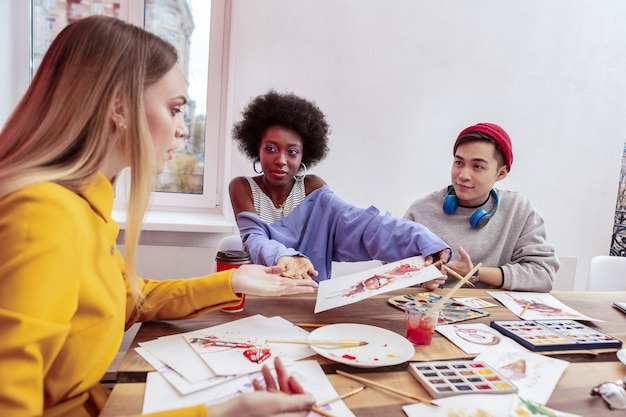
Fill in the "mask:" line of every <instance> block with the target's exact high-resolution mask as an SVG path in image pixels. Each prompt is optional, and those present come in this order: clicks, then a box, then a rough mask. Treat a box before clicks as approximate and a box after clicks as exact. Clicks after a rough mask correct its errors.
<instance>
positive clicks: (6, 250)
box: [0, 174, 240, 417]
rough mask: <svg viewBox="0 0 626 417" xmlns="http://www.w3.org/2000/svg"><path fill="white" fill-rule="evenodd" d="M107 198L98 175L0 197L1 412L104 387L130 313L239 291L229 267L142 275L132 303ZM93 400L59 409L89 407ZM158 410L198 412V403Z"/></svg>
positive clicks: (58, 404)
mask: <svg viewBox="0 0 626 417" xmlns="http://www.w3.org/2000/svg"><path fill="white" fill-rule="evenodd" d="M112 207H113V187H112V185H111V183H110V182H109V181H108V180H107V178H105V177H104V175H102V174H98V175H97V176H96V178H95V179H94V181H93V183H91V184H90V185H89V187H88V188H87V189H86V190H85V191H84V192H82V193H80V194H76V193H74V192H72V191H70V190H68V189H67V188H65V187H62V186H60V185H58V184H54V183H40V184H36V185H32V186H29V187H25V188H24V189H21V190H19V191H17V192H15V193H12V194H10V195H8V196H6V197H4V198H2V199H0V242H1V243H0V415H1V416H3V417H26V416H28V417H31V416H41V415H44V412H45V413H46V416H47V415H54V414H55V413H54V412H53V410H54V409H55V408H56V410H61V409H63V407H66V406H68V404H69V405H71V404H72V403H74V402H78V403H82V402H83V401H82V400H81V399H80V398H81V396H82V397H88V396H89V395H87V394H86V393H90V392H92V393H93V392H102V390H99V389H98V385H99V381H100V379H101V378H102V376H103V375H104V373H105V371H106V369H107V368H108V366H109V364H110V363H111V361H112V360H113V358H114V356H115V354H116V353H117V351H118V349H119V346H120V343H121V340H122V336H123V333H124V329H125V328H128V327H130V326H131V325H132V324H133V323H134V322H137V321H148V320H151V319H155V320H172V319H184V318H190V317H195V316H198V315H201V314H204V313H206V312H208V311H210V310H214V309H217V308H220V307H224V306H228V305H233V304H236V302H237V301H238V300H239V299H240V298H239V296H237V295H236V294H235V293H234V292H233V290H232V288H231V286H230V276H231V274H232V271H226V272H220V273H216V274H212V275H209V276H205V277H199V278H190V279H186V280H169V281H158V280H147V279H142V280H141V282H140V285H141V287H142V290H143V292H144V294H145V295H146V301H147V303H146V306H145V307H146V308H145V309H144V310H143V311H140V312H134V310H135V309H134V307H135V305H134V303H133V298H132V296H131V295H130V291H129V289H128V286H127V285H126V280H125V279H124V277H125V273H124V261H123V258H122V256H121V254H120V252H119V251H118V250H117V247H116V238H117V235H118V232H119V226H118V225H117V223H116V222H115V221H114V220H112V219H111V211H112ZM131 315H132V317H131ZM96 400H97V399H96V398H92V399H91V400H87V402H86V404H85V405H82V406H80V405H79V406H78V407H74V406H69V408H72V410H63V411H62V414H61V415H63V416H67V417H69V416H72V417H74V416H81V417H82V416H94V415H97V413H98V411H99V410H98V408H99V407H100V406H101V404H98V401H96ZM158 415H159V416H173V415H176V416H194V417H199V416H205V415H206V410H205V407H203V406H199V407H190V408H187V409H184V410H176V411H175V412H165V413H159V414H158Z"/></svg>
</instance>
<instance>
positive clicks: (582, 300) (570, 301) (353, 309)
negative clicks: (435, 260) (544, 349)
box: [117, 288, 626, 382]
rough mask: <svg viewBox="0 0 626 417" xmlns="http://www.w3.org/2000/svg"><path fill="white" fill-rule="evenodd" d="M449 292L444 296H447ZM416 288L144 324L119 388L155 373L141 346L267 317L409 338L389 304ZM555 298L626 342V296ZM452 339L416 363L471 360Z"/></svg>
mask: <svg viewBox="0 0 626 417" xmlns="http://www.w3.org/2000/svg"><path fill="white" fill-rule="evenodd" d="M446 291H447V289H442V290H438V293H440V294H445V292H446ZM415 292H416V289H415V288H409V289H403V290H397V291H392V292H389V293H385V294H381V295H378V296H375V297H371V298H368V299H366V300H363V301H360V302H358V303H354V304H350V305H346V306H343V307H339V308H335V309H332V310H328V311H324V312H321V313H318V314H314V313H313V307H314V305H315V296H314V295H310V294H306V295H298V296H290V297H280V298H273V297H251V296H249V297H247V298H246V306H245V309H244V311H242V312H240V313H223V312H220V311H215V312H212V313H209V314H205V315H204V316H202V317H198V318H195V319H190V320H180V321H160V322H149V323H144V324H143V325H142V326H141V329H140V330H139V332H138V333H137V335H136V337H135V340H134V341H133V343H132V345H131V348H130V349H129V350H128V353H127V354H126V356H125V357H124V358H123V359H122V361H121V362H120V365H119V367H118V371H117V381H118V382H145V380H146V374H147V373H148V372H150V371H154V368H153V367H152V366H150V365H149V364H148V363H147V362H146V361H145V360H144V359H143V358H142V357H141V356H140V355H139V354H138V353H137V352H135V350H134V349H133V348H134V347H137V346H138V343H139V342H144V341H148V340H153V339H156V338H158V337H160V336H166V335H171V334H177V333H185V332H189V331H193V330H198V329H204V328H207V327H211V326H215V325H218V324H222V323H225V322H229V321H232V320H236V319H240V318H243V317H247V316H251V315H255V314H262V315H264V316H267V317H272V316H281V317H283V318H284V319H286V320H289V321H290V322H292V323H327V324H331V323H362V324H370V325H373V326H378V327H382V328H385V329H388V330H392V331H394V332H397V333H398V334H401V335H403V336H404V335H405V334H406V330H405V327H404V313H403V312H402V311H401V310H399V309H398V308H397V307H393V306H392V305H390V304H389V303H388V302H387V300H388V299H389V297H391V296H394V295H401V294H409V293H415ZM552 294H553V295H554V296H555V297H556V298H558V299H559V300H561V301H563V302H564V303H565V304H567V305H568V306H570V307H571V308H573V309H575V310H577V311H579V312H580V313H582V314H585V315H588V316H591V317H594V318H598V319H602V320H605V322H597V323H588V324H589V325H590V326H592V327H595V328H597V329H598V330H600V331H602V332H604V333H608V334H610V335H613V336H615V337H617V338H619V339H621V340H626V315H624V314H623V313H621V312H620V311H618V310H617V309H615V308H613V307H611V303H612V302H613V301H614V300H620V299H621V300H626V292H622V293H617V292H593V293H591V292H567V291H563V292H552ZM456 296H459V297H469V296H478V297H480V298H482V299H484V300H488V301H492V302H494V304H497V305H498V306H497V307H491V308H489V309H486V310H485V311H489V312H490V313H491V314H490V315H489V316H487V317H483V318H478V319H473V320H471V323H476V322H481V323H486V324H489V322H490V321H491V320H517V319H519V318H518V317H517V316H516V315H515V314H513V313H511V311H509V310H508V309H507V308H505V307H503V306H502V305H500V303H499V302H498V301H495V300H494V299H493V298H492V297H491V296H489V295H488V294H487V293H486V291H485V290H478V289H461V290H459V291H458V292H457V294H456ZM615 351H616V350H615V349H605V350H596V351H593V352H591V351H587V352H582V353H572V352H551V353H549V354H550V356H555V357H559V358H561V359H566V360H568V361H570V362H581V361H603V360H604V361H613V360H616V357H615ZM473 356H475V355H468V354H466V353H465V352H464V351H462V350H461V349H459V348H458V347H457V346H456V345H454V344H453V343H451V342H450V341H449V340H448V339H447V338H445V337H444V336H442V335H440V334H438V333H436V332H435V335H434V337H433V342H432V344H431V345H430V346H415V355H414V356H413V358H412V359H411V360H414V361H427V360H448V359H463V358H471V357H473ZM314 359H316V360H318V362H320V365H321V366H322V368H323V369H324V371H325V372H326V373H333V372H334V371H335V370H336V369H343V370H346V371H349V372H359V371H362V368H354V367H350V366H348V365H343V364H338V363H336V362H332V361H330V360H328V359H326V358H324V357H322V356H319V355H317V356H315V357H314ZM405 368H406V364H404V365H399V366H396V367H389V368H378V369H379V370H380V371H394V370H404V369H405Z"/></svg>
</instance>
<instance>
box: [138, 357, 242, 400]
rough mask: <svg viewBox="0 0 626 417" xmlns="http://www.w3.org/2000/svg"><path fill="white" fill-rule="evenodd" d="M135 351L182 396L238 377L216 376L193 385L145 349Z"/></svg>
mask: <svg viewBox="0 0 626 417" xmlns="http://www.w3.org/2000/svg"><path fill="white" fill-rule="evenodd" d="M135 351H137V353H138V354H139V355H141V357H142V358H144V359H145V360H146V361H147V362H148V363H149V364H150V365H152V367H153V368H154V369H156V370H157V372H158V373H159V374H161V376H162V377H163V378H164V379H165V380H166V381H167V382H169V383H170V385H171V386H172V387H174V388H175V389H176V391H178V392H179V393H180V394H182V395H187V394H191V393H193V392H197V391H200V390H203V389H206V388H209V387H212V386H215V385H218V384H221V383H222V382H226V381H228V380H230V379H233V378H236V377H237V375H215V376H213V377H211V378H208V379H203V380H201V381H198V382H194V383H191V382H189V381H187V380H186V379H185V378H183V377H182V376H181V375H180V374H179V373H178V372H176V371H175V370H174V369H172V368H170V367H169V366H167V365H166V364H164V363H163V362H161V361H160V360H159V359H158V358H157V357H156V356H154V355H151V354H150V353H149V352H148V351H147V350H145V349H144V348H141V347H138V348H135Z"/></svg>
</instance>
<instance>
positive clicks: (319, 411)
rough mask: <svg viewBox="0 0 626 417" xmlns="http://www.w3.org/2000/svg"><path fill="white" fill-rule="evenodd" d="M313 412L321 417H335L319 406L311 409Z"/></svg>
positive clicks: (284, 393) (282, 392)
mask: <svg viewBox="0 0 626 417" xmlns="http://www.w3.org/2000/svg"><path fill="white" fill-rule="evenodd" d="M278 392H279V393H281V394H283V395H289V394H287V393H286V392H284V391H278ZM311 411H313V412H314V413H317V414H319V415H320V416H323V417H335V416H334V415H333V414H330V413H329V412H327V411H324V410H322V409H321V408H319V406H317V405H314V406H313V407H311Z"/></svg>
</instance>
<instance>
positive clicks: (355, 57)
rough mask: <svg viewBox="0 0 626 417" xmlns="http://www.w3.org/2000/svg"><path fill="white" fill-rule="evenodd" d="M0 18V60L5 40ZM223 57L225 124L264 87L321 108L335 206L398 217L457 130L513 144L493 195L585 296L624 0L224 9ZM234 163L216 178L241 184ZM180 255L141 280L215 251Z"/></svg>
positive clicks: (192, 271)
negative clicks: (533, 210) (516, 196)
mask: <svg viewBox="0 0 626 417" xmlns="http://www.w3.org/2000/svg"><path fill="white" fill-rule="evenodd" d="M7 1H8V0H0V9H2V8H5V7H6V2H7ZM11 1H13V2H15V1H18V0H11ZM7 15H8V13H7V14H5V13H0V23H4V24H0V33H2V34H5V35H7V36H4V37H0V53H2V55H1V56H3V57H4V56H7V55H6V54H5V52H7V51H8V50H10V47H7V42H9V43H8V45H10V39H11V33H12V31H15V30H16V29H9V28H10V27H11V21H10V19H9V18H8V17H7ZM7 39H8V40H7ZM231 47H232V52H231V67H230V71H231V76H232V79H231V85H232V91H231V101H230V103H231V108H230V109H229V110H230V111H231V112H232V114H233V115H234V116H233V117H234V119H235V120H237V119H238V116H239V114H240V112H241V110H242V108H243V107H244V106H245V104H246V103H247V102H248V101H249V100H250V98H252V97H254V96H256V95H258V94H262V93H264V92H266V91H267V90H268V89H270V88H274V89H276V90H279V91H293V92H295V93H296V94H299V95H302V96H305V97H308V98H310V99H312V100H314V101H316V102H317V103H318V105H319V106H320V107H321V108H322V110H323V111H324V112H325V113H326V114H327V116H328V120H329V122H330V124H331V126H332V130H333V132H332V135H331V142H330V146H331V152H330V156H329V157H328V158H327V159H326V160H325V161H323V162H322V163H321V164H320V165H318V166H317V167H316V168H315V169H313V170H312V171H314V172H315V173H317V174H319V175H321V176H322V177H323V178H324V179H325V180H326V181H327V182H328V183H329V184H330V186H331V187H332V188H333V189H334V190H335V192H336V193H337V194H338V195H340V196H341V197H342V198H344V199H345V200H347V201H350V202H352V203H354V204H356V205H359V206H368V205H370V204H373V205H376V206H377V207H379V208H380V209H381V210H382V211H389V212H391V213H392V214H394V215H396V216H401V215H402V214H403V213H404V211H405V210H406V208H407V207H408V205H409V204H410V203H411V202H412V201H413V200H414V199H416V198H417V197H419V196H422V195H424V194H426V193H428V192H430V191H432V190H434V189H438V188H440V187H443V186H445V185H447V184H448V183H449V181H450V179H449V168H450V164H451V156H452V155H451V152H452V151H451V146H452V143H453V141H454V139H455V137H456V135H457V133H458V132H459V131H460V130H461V129H462V128H464V127H466V126H468V125H470V124H473V123H476V122H479V121H492V122H496V123H499V124H501V125H502V126H503V127H504V128H505V129H506V130H507V131H508V132H509V133H510V135H511V137H512V139H513V144H514V155H515V162H514V164H513V167H512V172H511V174H510V175H509V177H508V178H507V179H506V180H505V181H503V182H502V183H500V184H499V186H500V187H505V188H509V189H514V190H519V191H521V192H523V193H525V194H526V195H527V196H528V197H529V198H530V199H531V200H532V201H533V202H534V203H535V205H536V206H537V208H538V209H539V211H540V213H541V214H542V215H543V217H544V219H545V221H546V223H547V231H548V239H549V241H550V242H551V243H553V244H554V245H555V246H556V248H557V252H558V255H559V256H560V257H561V258H562V259H563V260H564V266H563V268H562V270H561V271H560V273H559V277H558V280H559V282H558V283H557V287H558V288H574V289H584V287H585V281H586V277H587V273H588V265H589V260H590V259H591V257H592V256H594V255H604V254H608V251H609V245H610V240H611V232H612V224H613V212H614V208H615V201H616V196H617V186H618V176H619V171H620V164H621V156H622V150H623V147H624V139H625V138H626V94H625V93H626V88H625V83H626V54H625V53H624V50H625V47H626V2H624V1H622V0H601V1H598V0H587V1H582V0H552V1H549V2H546V1H543V0H525V1H519V0H517V1H516V0H509V1H499V0H474V1H471V2H467V1H462V0H441V1H436V2H433V1H426V0H388V1H380V0H301V1H293V0H233V27H232V45H231ZM5 62H6V61H5ZM6 67H7V65H6V64H5V65H0V85H1V86H2V91H3V92H4V91H9V90H7V89H5V88H12V87H11V85H9V84H7V83H6V78H5V77H4V75H5V73H4V72H5V71H7V70H8V71H10V70H11V69H10V68H9V69H7V68H6ZM8 67H10V66H8ZM5 104H6V102H5V98H3V97H0V117H2V116H3V114H2V112H3V111H5V110H4V108H5V107H4V105H5ZM13 104H14V103H12V104H11V106H10V107H12V105H13ZM232 121H234V120H232ZM232 121H231V122H232ZM230 125H232V123H229V126H230ZM232 153H233V156H232V170H231V171H230V172H228V173H226V176H227V178H228V177H232V176H235V175H251V174H252V170H251V166H250V164H249V162H248V161H247V160H244V159H243V158H241V157H240V156H239V154H238V152H237V151H236V149H233V152H232ZM183 246H184V245H179V246H172V247H163V246H158V245H151V246H146V247H144V248H142V252H140V253H143V254H145V257H144V258H142V259H141V265H140V272H141V273H143V274H146V275H152V276H157V277H158V276H159V274H161V273H162V271H168V272H170V271H169V269H168V267H167V266H166V265H172V264H177V265H179V266H180V265H181V264H183V265H184V266H185V271H184V272H185V273H184V274H176V275H178V276H181V275H197V274H200V273H202V272H206V270H207V263H209V262H210V261H211V259H212V257H213V255H214V252H211V251H210V249H211V248H209V251H208V253H207V250H206V249H205V248H197V247H196V248H190V249H185V248H184V247H183ZM203 255H204V256H203ZM181 256H183V257H184V258H182V259H183V260H184V262H179V261H180V259H181V258H180V257H181ZM173 260H175V261H173Z"/></svg>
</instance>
